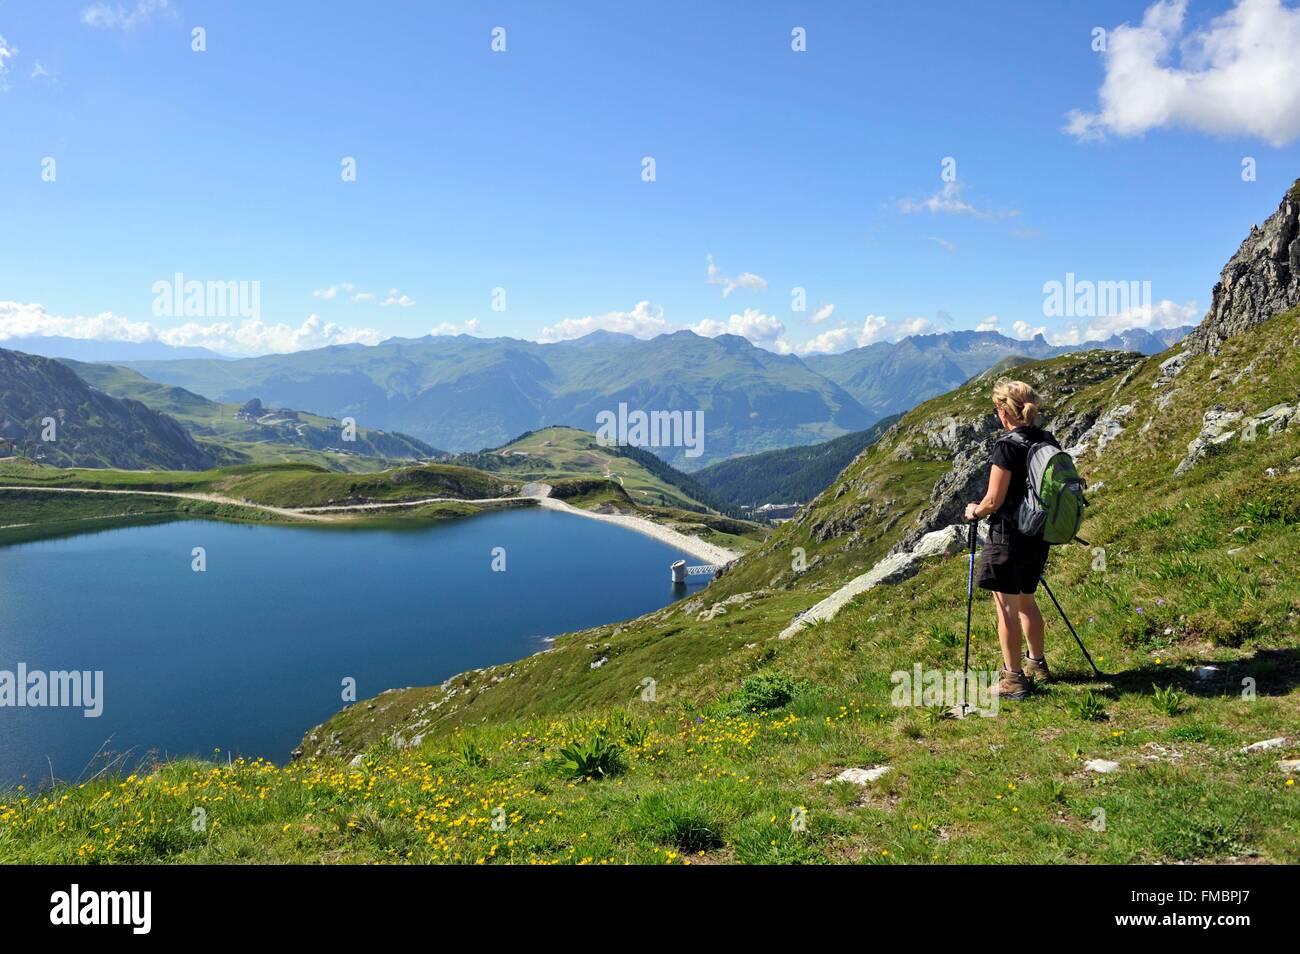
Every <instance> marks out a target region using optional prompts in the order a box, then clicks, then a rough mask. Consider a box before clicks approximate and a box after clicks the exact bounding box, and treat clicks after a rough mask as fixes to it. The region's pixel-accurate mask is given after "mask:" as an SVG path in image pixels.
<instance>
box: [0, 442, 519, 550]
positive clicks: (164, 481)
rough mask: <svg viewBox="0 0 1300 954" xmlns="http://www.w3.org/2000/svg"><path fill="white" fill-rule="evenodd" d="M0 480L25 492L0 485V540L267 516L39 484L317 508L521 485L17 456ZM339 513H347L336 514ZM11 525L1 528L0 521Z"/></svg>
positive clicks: (425, 515) (464, 472)
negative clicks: (175, 520) (86, 463)
mask: <svg viewBox="0 0 1300 954" xmlns="http://www.w3.org/2000/svg"><path fill="white" fill-rule="evenodd" d="M0 485H5V486H25V487H30V488H32V489H31V490H30V491H20V490H5V491H0V508H3V509H2V510H0V533H2V534H3V536H0V542H5V543H8V542H14V541H15V540H17V539H26V538H28V537H30V536H32V535H33V533H35V532H36V530H35V529H34V528H36V527H40V528H45V529H48V530H55V531H57V530H59V529H61V528H71V527H73V526H75V525H77V524H79V523H80V522H81V521H85V520H108V519H112V520H122V519H125V518H137V517H149V516H161V515H167V514H195V515H207V516H218V517H224V518H229V519H249V520H256V521H266V520H268V519H274V517H273V516H272V515H269V514H267V513H266V512H265V511H260V510H256V509H253V508H243V507H237V506H232V505H228V504H214V503H209V502H205V501H194V500H184V499H178V498H167V497H151V496H146V495H143V494H142V495H139V496H135V495H129V494H113V495H111V496H110V495H104V496H96V495H94V494H68V493H57V492H50V491H49V490H45V489H43V488H60V487H85V488H95V489H108V490H148V491H163V492H172V493H197V494H213V495H216V496H221V497H228V498H232V499H234V500H237V501H246V502H248V503H254V504H262V505H265V506H272V507H286V508H292V507H321V506H331V505H339V504H355V503H374V502H396V501H402V500H419V499H422V498H426V497H450V498H457V499H458V500H474V499H481V498H496V497H505V496H510V495H513V494H514V493H515V492H516V491H517V490H518V486H519V485H518V484H516V483H512V482H510V481H506V480H502V479H500V478H497V477H494V476H492V475H491V474H483V473H480V472H478V471H474V470H470V469H468V468H465V467H453V466H448V465H444V464H422V465H418V466H411V467H398V468H393V469H391V470H386V471H382V472H380V473H364V474H346V473H336V472H333V471H327V470H325V469H323V468H320V467H316V466H312V465H308V464H298V463H293V464H282V465H242V466H236V467H223V468H217V469H214V470H206V471H127V470H99V469H87V468H80V469H78V468H70V469H60V468H56V467H47V466H45V465H41V464H33V463H31V462H29V461H26V460H22V459H15V458H10V459H6V460H0ZM482 506H483V505H475V504H456V505H454V506H453V505H436V504H435V505H429V506H427V507H412V508H409V509H407V508H402V509H400V510H378V511H358V512H355V513H352V514H350V515H347V516H349V517H350V518H351V519H357V520H361V519H365V520H374V519H395V518H401V519H431V518H432V519H439V518H442V517H446V516H453V515H459V514H463V513H473V512H477V511H478V509H481V507H482ZM339 516H340V518H342V517H343V516H344V515H342V514H340V515H339ZM6 527H7V528H10V529H7V530H6V529H3V528H6Z"/></svg>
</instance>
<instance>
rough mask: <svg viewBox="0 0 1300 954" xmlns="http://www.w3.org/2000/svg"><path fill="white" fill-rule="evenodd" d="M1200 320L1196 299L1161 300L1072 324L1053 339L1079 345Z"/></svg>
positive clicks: (1056, 341)
mask: <svg viewBox="0 0 1300 954" xmlns="http://www.w3.org/2000/svg"><path fill="white" fill-rule="evenodd" d="M1199 318H1200V309H1199V308H1197V307H1196V302H1195V300H1192V302H1186V303H1183V304H1178V303H1177V302H1170V300H1169V299H1167V298H1164V299H1161V300H1160V302H1157V303H1156V304H1149V305H1139V307H1136V308H1130V309H1127V311H1125V312H1121V313H1118V315H1105V316H1101V317H1095V318H1089V320H1088V322H1087V325H1083V326H1080V325H1079V322H1070V324H1069V325H1066V330H1065V331H1062V333H1061V334H1058V335H1056V337H1053V338H1052V341H1053V343H1056V344H1078V343H1080V342H1086V341H1105V339H1106V338H1109V337H1110V335H1113V334H1121V333H1123V331H1128V330H1132V329H1135V328H1140V329H1145V330H1148V331H1158V330H1162V329H1167V328H1180V326H1182V325H1195V324H1196V322H1197V320H1199Z"/></svg>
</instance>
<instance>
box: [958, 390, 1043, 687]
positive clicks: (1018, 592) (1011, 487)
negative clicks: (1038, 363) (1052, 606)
mask: <svg viewBox="0 0 1300 954" xmlns="http://www.w3.org/2000/svg"><path fill="white" fill-rule="evenodd" d="M993 407H994V409H995V410H996V411H997V415H998V420H999V421H1001V422H1002V426H1003V427H1004V428H1006V430H1007V432H1008V433H1007V435H1004V436H1003V437H1001V438H999V439H998V441H997V442H996V443H995V444H994V445H993V453H992V459H993V467H992V469H991V470H990V471H989V487H988V491H987V492H986V493H985V494H984V499H983V500H981V501H979V502H978V503H970V504H967V505H966V519H967V520H979V519H980V518H981V517H988V518H989V538H988V543H987V544H986V545H985V547H984V552H983V553H982V554H981V555H980V562H979V568H978V570H977V572H976V576H975V581H976V582H977V583H978V584H979V585H980V587H981V588H983V589H986V590H992V591H993V602H994V604H995V605H996V606H997V611H998V639H999V641H1000V642H1001V643H1002V663H1003V666H1002V671H1001V673H1000V678H999V679H998V684H997V686H996V687H994V689H993V691H994V692H995V693H996V694H997V695H998V697H999V698H1001V699H1023V698H1025V696H1027V695H1028V694H1029V691H1030V688H1031V686H1030V680H1034V681H1040V682H1046V681H1047V680H1048V679H1049V678H1050V677H1051V672H1050V671H1049V670H1048V668H1047V659H1046V658H1045V657H1044V655H1043V614H1042V613H1041V612H1039V610H1038V602H1037V601H1036V600H1035V599H1034V591H1035V590H1037V589H1038V581H1039V579H1040V578H1041V577H1042V575H1043V567H1044V566H1046V564H1047V544H1046V543H1044V542H1043V541H1042V540H1040V539H1038V538H1036V537H1027V536H1025V535H1024V534H1022V533H1021V532H1020V531H1019V530H1018V529H1017V528H1016V510H1017V508H1019V506H1020V502H1021V500H1023V499H1024V496H1025V485H1026V483H1027V480H1028V477H1029V471H1028V457H1029V447H1030V445H1032V444H1037V443H1040V442H1043V441H1046V442H1047V443H1049V444H1056V438H1054V437H1053V436H1052V435H1051V434H1050V433H1048V432H1047V431H1044V430H1042V429H1041V428H1040V427H1039V426H1038V424H1039V419H1040V414H1039V397H1038V394H1037V392H1035V391H1034V389H1033V388H1032V387H1030V386H1029V385H1028V384H1026V383H1025V382H1024V381H1011V380H1008V379H1006V378H1003V379H1002V380H1000V381H998V382H997V384H995V385H994V386H993ZM1010 434H1018V435H1023V437H1025V438H1027V440H1026V441H1018V440H1011V439H1009V435H1010ZM1022 636H1023V642H1025V643H1028V646H1027V647H1025V652H1024V655H1023V658H1022V656H1021V646H1022Z"/></svg>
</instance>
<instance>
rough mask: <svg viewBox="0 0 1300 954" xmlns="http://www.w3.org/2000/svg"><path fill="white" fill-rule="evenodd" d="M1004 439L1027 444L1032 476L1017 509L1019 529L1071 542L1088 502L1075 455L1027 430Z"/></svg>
mask: <svg viewBox="0 0 1300 954" xmlns="http://www.w3.org/2000/svg"><path fill="white" fill-rule="evenodd" d="M1002 440H1004V441H1012V442H1013V443H1016V444H1019V445H1020V446H1021V447H1024V448H1026V450H1025V462H1026V465H1027V469H1028V472H1029V476H1028V479H1027V480H1026V481H1025V483H1026V487H1025V499H1024V500H1023V501H1022V502H1021V504H1020V510H1019V511H1017V513H1016V529H1018V530H1019V531H1020V532H1021V533H1023V534H1024V535H1025V536H1027V537H1041V538H1042V539H1043V540H1044V541H1045V542H1046V543H1051V544H1058V543H1069V542H1070V541H1071V540H1073V539H1074V538H1075V536H1076V534H1078V532H1079V527H1080V526H1081V525H1082V524H1083V510H1084V508H1085V507H1087V506H1088V501H1087V500H1086V499H1085V498H1084V496H1083V491H1084V482H1083V478H1082V477H1080V476H1079V471H1078V470H1077V469H1075V466H1074V459H1073V458H1072V457H1071V456H1070V455H1069V454H1067V453H1066V452H1065V451H1063V450H1061V448H1059V447H1057V446H1056V445H1055V444H1049V443H1048V442H1046V441H1040V442H1038V443H1034V442H1033V441H1031V440H1030V439H1029V438H1027V437H1025V436H1024V435H1023V434H1017V433H1015V432H1012V433H1010V434H1008V435H1007V436H1006V437H1004V438H1002Z"/></svg>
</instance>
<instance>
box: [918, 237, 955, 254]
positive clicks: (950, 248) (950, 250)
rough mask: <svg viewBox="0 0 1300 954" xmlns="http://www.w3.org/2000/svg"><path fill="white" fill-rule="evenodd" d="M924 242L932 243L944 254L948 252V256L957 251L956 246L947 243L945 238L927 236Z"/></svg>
mask: <svg viewBox="0 0 1300 954" xmlns="http://www.w3.org/2000/svg"><path fill="white" fill-rule="evenodd" d="M925 240H926V241H927V242H933V243H934V244H935V245H937V246H939V247H940V248H941V249H943V250H944V251H945V252H948V253H949V254H952V253H953V252H955V251H957V246H956V245H954V244H953V243H952V242H949V241H948V240H947V239H945V238H939V236H937V235H927V236H926V239H925Z"/></svg>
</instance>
